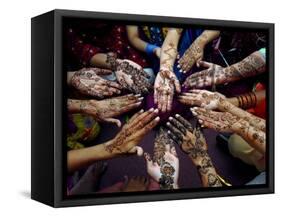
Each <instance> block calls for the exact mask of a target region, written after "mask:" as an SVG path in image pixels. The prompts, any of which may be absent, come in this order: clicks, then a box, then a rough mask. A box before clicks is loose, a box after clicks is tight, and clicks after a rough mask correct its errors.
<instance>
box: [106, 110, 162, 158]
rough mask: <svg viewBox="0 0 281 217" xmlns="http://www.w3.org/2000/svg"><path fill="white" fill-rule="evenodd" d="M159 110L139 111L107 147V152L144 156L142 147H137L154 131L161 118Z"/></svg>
mask: <svg viewBox="0 0 281 217" xmlns="http://www.w3.org/2000/svg"><path fill="white" fill-rule="evenodd" d="M157 115H158V110H157V109H153V108H152V109H150V110H148V111H146V112H144V111H143V110H141V111H139V112H138V113H136V114H135V115H133V117H132V118H131V119H130V120H129V121H128V123H126V124H125V125H124V126H123V127H122V129H121V131H120V132H119V133H118V134H117V135H116V137H115V138H114V139H113V140H111V141H110V142H109V143H108V144H106V145H105V150H106V151H107V152H108V153H110V154H114V155H115V154H117V155H118V154H126V153H137V154H138V155H139V156H141V155H142V154H143V150H142V148H141V147H139V146H137V145H138V144H139V143H140V141H141V140H142V139H143V137H144V136H145V135H146V134H147V133H148V132H149V131H150V130H152V129H153V128H154V127H155V126H156V125H157V124H158V123H159V120H160V118H159V117H158V116H157Z"/></svg>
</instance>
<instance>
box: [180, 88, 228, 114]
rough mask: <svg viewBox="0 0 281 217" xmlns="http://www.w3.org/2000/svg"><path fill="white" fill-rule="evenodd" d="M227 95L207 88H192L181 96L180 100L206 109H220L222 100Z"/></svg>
mask: <svg viewBox="0 0 281 217" xmlns="http://www.w3.org/2000/svg"><path fill="white" fill-rule="evenodd" d="M224 99H226V97H225V96H224V95H222V94H220V93H218V92H210V91H207V90H190V92H188V93H183V94H181V95H180V96H179V101H180V102H181V103H182V104H185V105H188V106H199V107H202V108H205V109H210V110H215V109H220V107H221V104H222V103H221V102H222V100H224Z"/></svg>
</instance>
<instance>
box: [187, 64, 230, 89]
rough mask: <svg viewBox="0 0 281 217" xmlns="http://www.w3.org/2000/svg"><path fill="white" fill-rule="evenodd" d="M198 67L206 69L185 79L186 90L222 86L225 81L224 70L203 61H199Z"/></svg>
mask: <svg viewBox="0 0 281 217" xmlns="http://www.w3.org/2000/svg"><path fill="white" fill-rule="evenodd" d="M199 66H201V67H205V68H207V69H205V70H202V71H200V72H196V73H194V74H192V75H191V76H189V77H187V78H186V80H185V82H184V84H183V85H184V86H186V87H188V88H202V87H208V86H212V85H214V84H222V83H224V82H225V81H226V75H225V72H224V68H223V67H221V66H219V65H216V64H213V63H208V62H205V61H200V62H199Z"/></svg>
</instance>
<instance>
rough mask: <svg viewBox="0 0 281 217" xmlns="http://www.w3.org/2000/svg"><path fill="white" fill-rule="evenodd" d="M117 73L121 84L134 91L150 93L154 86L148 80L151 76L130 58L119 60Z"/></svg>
mask: <svg viewBox="0 0 281 217" xmlns="http://www.w3.org/2000/svg"><path fill="white" fill-rule="evenodd" d="M115 73H116V77H117V80H118V82H119V83H120V85H121V86H122V87H123V88H125V89H128V90H130V91H131V92H133V93H140V94H142V93H148V92H149V90H150V89H151V88H152V86H151V84H150V83H149V81H148V80H147V78H149V77H150V76H149V75H148V74H147V73H145V72H144V70H143V69H142V68H141V67H140V66H139V65H138V64H136V63H134V62H132V61H130V60H121V61H118V63H117V68H116V72H115Z"/></svg>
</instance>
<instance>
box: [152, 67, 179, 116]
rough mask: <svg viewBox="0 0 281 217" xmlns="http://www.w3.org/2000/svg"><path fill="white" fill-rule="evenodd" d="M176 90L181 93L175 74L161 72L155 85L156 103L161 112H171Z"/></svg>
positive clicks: (166, 71) (167, 71)
mask: <svg viewBox="0 0 281 217" xmlns="http://www.w3.org/2000/svg"><path fill="white" fill-rule="evenodd" d="M175 89H176V92H178V93H180V91H181V88H180V83H179V81H178V79H177V77H176V75H175V74H174V72H172V71H169V70H160V72H159V73H158V74H157V76H156V79H155V83H154V103H155V104H157V106H158V109H159V110H160V111H162V112H166V111H170V110H171V108H172V102H173V98H174V92H175Z"/></svg>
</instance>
